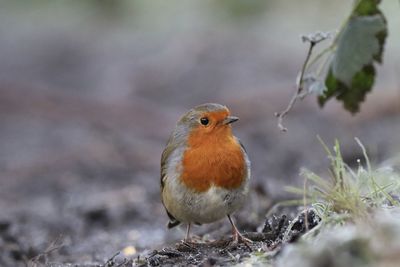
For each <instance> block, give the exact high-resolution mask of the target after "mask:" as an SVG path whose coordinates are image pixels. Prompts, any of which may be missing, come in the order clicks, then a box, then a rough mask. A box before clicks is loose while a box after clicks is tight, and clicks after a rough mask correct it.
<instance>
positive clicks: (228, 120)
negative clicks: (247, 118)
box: [222, 116, 239, 125]
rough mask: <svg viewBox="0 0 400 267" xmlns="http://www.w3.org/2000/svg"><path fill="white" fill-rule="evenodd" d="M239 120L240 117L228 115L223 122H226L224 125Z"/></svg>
mask: <svg viewBox="0 0 400 267" xmlns="http://www.w3.org/2000/svg"><path fill="white" fill-rule="evenodd" d="M237 120H239V118H238V117H235V116H228V117H226V118H225V119H224V120H223V121H222V124H224V125H227V124H231V123H232V122H235V121H237Z"/></svg>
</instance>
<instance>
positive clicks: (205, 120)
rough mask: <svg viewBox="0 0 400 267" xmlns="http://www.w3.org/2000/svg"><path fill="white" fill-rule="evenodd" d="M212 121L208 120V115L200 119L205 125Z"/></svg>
mask: <svg viewBox="0 0 400 267" xmlns="http://www.w3.org/2000/svg"><path fill="white" fill-rule="evenodd" d="M209 122H210V121H209V120H208V118H207V117H203V118H201V119H200V123H201V124H203V125H207V124H208V123H209Z"/></svg>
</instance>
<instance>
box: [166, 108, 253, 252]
mask: <svg viewBox="0 0 400 267" xmlns="http://www.w3.org/2000/svg"><path fill="white" fill-rule="evenodd" d="M238 120H239V118H238V117H235V116H232V115H231V114H230V110H229V109H228V108H227V107H226V106H224V105H221V104H216V103H206V104H202V105H198V106H196V107H194V108H192V109H190V110H189V111H188V112H187V113H185V114H184V115H183V116H182V117H181V118H180V120H179V121H178V122H177V124H176V126H175V129H174V130H173V132H172V133H171V135H170V137H169V139H168V141H167V144H166V147H165V149H164V150H163V152H162V156H161V198H162V203H163V205H164V207H165V210H166V213H167V215H168V217H169V222H168V225H167V226H168V228H169V229H170V228H173V227H175V226H177V225H179V224H181V223H186V224H187V229H186V236H185V238H184V239H183V241H185V242H190V241H191V238H190V228H191V226H192V224H197V225H201V224H208V223H213V222H216V221H219V220H221V219H222V218H225V217H227V218H228V220H229V222H230V224H231V226H232V237H233V238H232V240H233V242H235V243H239V242H244V243H245V244H246V245H248V243H251V240H249V239H247V238H245V237H244V236H243V235H242V234H241V233H240V232H239V230H238V228H237V227H236V225H235V223H234V221H233V219H232V214H233V213H234V212H235V211H236V210H238V209H239V208H240V207H242V206H243V204H244V203H245V201H246V198H247V195H248V193H249V181H250V176H251V173H250V160H249V157H248V155H247V152H246V150H245V148H244V146H243V145H242V143H241V142H240V141H239V139H238V138H237V137H235V136H234V135H233V133H232V127H231V124H232V123H234V122H236V121H238Z"/></svg>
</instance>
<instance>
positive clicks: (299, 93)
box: [275, 40, 317, 132]
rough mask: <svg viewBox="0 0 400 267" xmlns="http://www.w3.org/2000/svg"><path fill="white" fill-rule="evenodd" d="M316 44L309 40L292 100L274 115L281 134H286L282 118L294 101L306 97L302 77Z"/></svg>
mask: <svg viewBox="0 0 400 267" xmlns="http://www.w3.org/2000/svg"><path fill="white" fill-rule="evenodd" d="M316 44H317V41H313V40H310V46H309V48H308V52H307V57H306V59H305V61H304V63H303V67H302V68H301V72H300V80H299V82H298V85H297V89H296V92H295V93H294V95H293V97H292V99H291V100H290V102H289V105H288V106H287V107H286V109H285V110H284V111H282V112H277V113H275V116H276V117H277V118H278V128H279V130H281V131H282V132H286V131H287V128H285V127H284V126H283V124H282V121H283V118H284V117H285V116H286V115H287V114H288V113H289V111H290V110H291V109H292V108H293V106H294V104H295V103H296V100H297V99H298V98H300V97H301V98H304V97H305V96H306V94H307V93H306V94H302V92H303V77H304V72H305V71H306V67H307V64H308V61H309V60H310V57H311V54H312V50H313V48H314V46H315V45H316Z"/></svg>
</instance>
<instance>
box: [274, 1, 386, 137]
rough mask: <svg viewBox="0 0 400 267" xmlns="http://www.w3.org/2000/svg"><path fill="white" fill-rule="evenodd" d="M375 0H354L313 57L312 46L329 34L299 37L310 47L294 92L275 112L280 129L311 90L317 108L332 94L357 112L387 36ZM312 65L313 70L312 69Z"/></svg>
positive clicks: (382, 18) (371, 84)
mask: <svg viewBox="0 0 400 267" xmlns="http://www.w3.org/2000/svg"><path fill="white" fill-rule="evenodd" d="M379 3H380V0H356V1H355V4H354V6H353V10H352V11H351V13H350V15H349V16H348V17H347V18H346V20H345V21H344V22H343V24H342V26H341V27H340V30H339V31H338V33H337V34H336V36H335V38H334V39H333V41H332V42H331V44H330V45H329V46H328V47H327V48H325V49H324V50H322V51H321V52H320V53H319V54H317V55H316V56H314V58H312V52H313V48H314V47H315V46H316V44H318V43H319V42H321V41H323V40H325V39H327V38H329V37H330V36H331V34H329V33H322V32H317V33H315V34H311V35H308V36H303V37H302V40H303V41H308V42H309V43H310V46H309V49H308V52H307V56H306V59H305V61H304V63H303V66H302V68H301V71H300V74H299V79H298V81H297V83H296V91H295V94H294V95H293V97H292V98H291V100H290V102H289V104H288V106H287V108H286V109H285V110H284V111H282V112H280V113H275V115H276V117H277V118H278V128H279V129H280V130H281V131H284V132H285V131H287V129H286V128H285V127H284V126H283V123H282V121H283V118H284V117H285V116H286V115H287V114H288V113H289V112H290V110H291V109H292V108H293V106H294V104H295V103H296V101H297V100H298V99H303V98H304V97H306V96H307V95H309V94H311V93H315V94H317V95H318V103H319V104H320V106H321V107H322V106H324V105H325V103H326V102H327V101H328V100H329V99H331V98H332V97H335V98H336V99H337V100H339V101H342V102H343V105H344V108H345V109H346V110H348V111H350V112H351V113H353V114H354V113H356V112H358V111H359V106H360V103H361V102H362V101H364V98H365V96H366V94H367V93H368V92H369V91H371V89H372V86H373V84H374V79H375V66H374V63H376V62H377V63H381V62H382V57H383V46H384V43H385V40H386V36H387V23H386V19H385V17H384V16H383V14H382V12H381V11H380V10H379V8H378V5H379ZM322 59H324V60H322ZM315 65H317V68H316V69H317V70H316V71H312V69H314V68H315Z"/></svg>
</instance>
